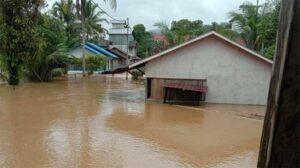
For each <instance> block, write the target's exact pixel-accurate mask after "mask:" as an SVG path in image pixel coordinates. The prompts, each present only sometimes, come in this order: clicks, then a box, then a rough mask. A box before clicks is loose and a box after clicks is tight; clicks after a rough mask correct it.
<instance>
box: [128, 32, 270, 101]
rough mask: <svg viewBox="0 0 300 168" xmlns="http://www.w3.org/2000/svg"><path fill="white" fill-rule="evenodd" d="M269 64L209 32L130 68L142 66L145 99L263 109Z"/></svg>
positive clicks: (263, 58) (239, 46) (224, 38)
mask: <svg viewBox="0 0 300 168" xmlns="http://www.w3.org/2000/svg"><path fill="white" fill-rule="evenodd" d="M272 64H273V62H272V61H271V60H269V59H267V58H265V57H263V56H261V55H259V54H257V53H256V52H254V51H251V50H249V49H247V48H245V47H243V46H241V45H239V44H238V43H235V42H233V41H231V40H229V39H227V38H226V37H223V36H222V35H220V34H218V33H216V32H211V33H208V34H205V35H203V36H200V37H198V38H195V39H193V40H191V41H188V42H186V43H183V44H181V45H179V46H176V47H174V48H171V49H168V50H166V51H164V52H161V53H159V54H156V55H154V56H151V57H148V58H146V59H144V60H141V61H139V62H137V63H134V64H132V65H130V66H129V69H131V70H132V69H138V68H140V67H145V76H146V80H147V81H146V98H147V99H154V100H160V101H164V102H167V103H180V102H190V103H199V102H200V101H206V102H209V103H226V104H249V105H265V104H266V102H267V95H268V88H269V83H270V78H271V71H272Z"/></svg>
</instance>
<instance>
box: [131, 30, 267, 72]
mask: <svg viewBox="0 0 300 168" xmlns="http://www.w3.org/2000/svg"><path fill="white" fill-rule="evenodd" d="M211 35H215V36H216V37H218V38H220V39H222V40H224V41H226V42H228V43H229V44H231V45H233V46H236V47H238V48H240V49H242V50H244V51H246V52H247V53H250V54H251V55H253V56H255V57H257V58H259V59H261V60H263V61H265V62H267V63H270V64H273V61H271V60H269V59H267V58H265V57H264V56H262V55H260V54H258V53H256V52H254V51H252V50H250V49H248V48H246V47H244V46H242V45H240V44H238V43H236V42H234V41H232V40H229V39H228V38H226V37H224V36H223V35H221V34H219V33H217V32H215V31H211V32H208V33H206V34H203V35H201V36H199V37H197V38H194V39H192V40H189V41H187V42H185V43H182V44H180V45H177V46H175V47H172V48H169V49H167V50H165V51H162V52H160V53H157V54H155V55H153V56H150V57H148V58H145V59H143V60H141V61H139V62H136V63H134V64H132V65H130V66H129V69H132V68H134V67H136V66H140V65H141V64H144V63H147V62H149V61H151V60H153V59H156V58H158V57H161V56H164V55H166V54H168V53H170V52H172V51H176V50H178V49H180V48H182V47H185V46H188V45H190V44H193V43H195V42H197V41H200V40H202V39H205V38H206V37H209V36H211Z"/></svg>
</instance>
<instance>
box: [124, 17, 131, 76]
mask: <svg viewBox="0 0 300 168" xmlns="http://www.w3.org/2000/svg"><path fill="white" fill-rule="evenodd" d="M125 28H126V29H127V34H126V37H127V45H126V50H127V52H126V54H127V60H126V62H127V65H129V28H130V26H129V18H127V20H126V24H125ZM126 80H128V72H126Z"/></svg>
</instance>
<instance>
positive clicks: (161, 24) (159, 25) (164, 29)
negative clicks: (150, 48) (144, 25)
mask: <svg viewBox="0 0 300 168" xmlns="http://www.w3.org/2000/svg"><path fill="white" fill-rule="evenodd" d="M154 26H155V27H157V28H159V29H160V31H161V33H162V34H163V35H165V36H166V37H167V38H168V43H169V45H170V46H174V45H176V39H175V33H174V32H173V31H171V30H170V29H169V26H168V25H167V23H165V22H157V23H155V24H154Z"/></svg>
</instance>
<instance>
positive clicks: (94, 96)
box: [0, 76, 262, 168]
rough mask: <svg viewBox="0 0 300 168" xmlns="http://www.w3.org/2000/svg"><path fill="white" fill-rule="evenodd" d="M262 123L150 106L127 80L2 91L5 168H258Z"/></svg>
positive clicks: (0, 149)
mask: <svg viewBox="0 0 300 168" xmlns="http://www.w3.org/2000/svg"><path fill="white" fill-rule="evenodd" d="M261 130H262V121H261V120H255V119H248V118H245V117H240V116H235V115H230V114H228V113H222V112H215V111H209V110H205V111H201V110H199V109H194V108H187V107H181V106H175V105H165V104H160V103H156V102H145V101H144V86H143V85H142V84H139V83H133V82H130V81H125V80H124V79H120V78H109V77H99V76H98V77H92V78H88V79H85V80H83V79H81V78H77V79H75V78H74V77H70V78H69V80H66V81H58V82H53V83H25V84H21V85H20V86H18V87H16V88H15V89H13V88H11V87H9V86H7V85H5V84H2V85H0V167H8V168H10V167H12V168H15V167H16V168H35V167H42V168H43V167H45V168H48V167H51V168H52V167H55V168H76V167H78V168H85V167H95V168H98V167H105V168H106V167H112V168H119V167H120V168H121V167H124V168H167V167H170V168H176V167H221V168H222V167H230V168H234V167H237V168H239V167H243V168H247V167H256V162H257V156H258V154H257V153H258V148H259V142H260V136H261Z"/></svg>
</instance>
